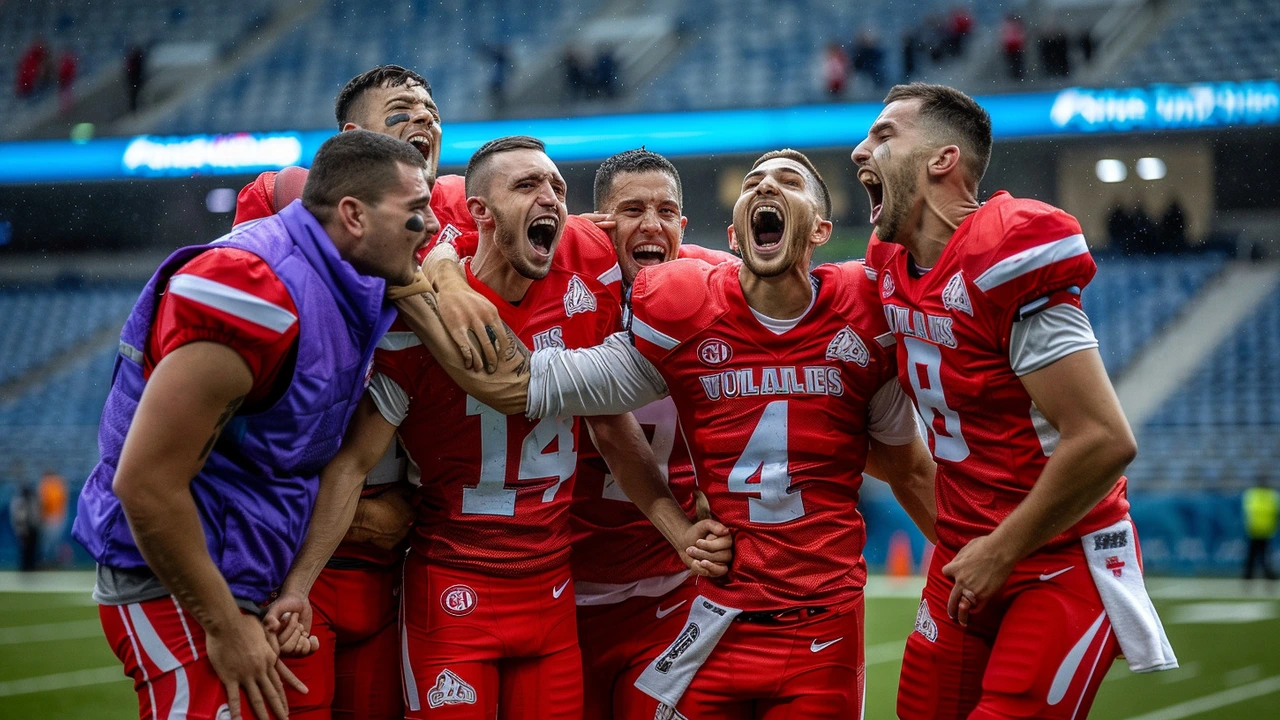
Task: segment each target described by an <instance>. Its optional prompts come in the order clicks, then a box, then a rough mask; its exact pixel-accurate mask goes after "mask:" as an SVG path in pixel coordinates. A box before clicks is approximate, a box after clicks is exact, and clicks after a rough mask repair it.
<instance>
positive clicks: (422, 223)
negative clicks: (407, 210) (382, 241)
mask: <svg viewBox="0 0 1280 720" xmlns="http://www.w3.org/2000/svg"><path fill="white" fill-rule="evenodd" d="M404 229H405V230H408V231H410V232H422V231H423V230H426V229H427V221H426V220H423V219H422V216H421V215H418V214H416V213H415V214H413V215H410V216H409V219H408V220H405V221H404Z"/></svg>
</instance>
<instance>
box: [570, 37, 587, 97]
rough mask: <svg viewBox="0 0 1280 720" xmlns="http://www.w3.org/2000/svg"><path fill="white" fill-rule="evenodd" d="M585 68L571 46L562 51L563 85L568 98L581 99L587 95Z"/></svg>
mask: <svg viewBox="0 0 1280 720" xmlns="http://www.w3.org/2000/svg"><path fill="white" fill-rule="evenodd" d="M589 84H590V83H588V82H587V69H586V68H585V67H584V66H583V64H582V58H581V57H580V56H579V55H578V51H577V50H574V49H573V48H569V49H567V50H565V53H564V85H565V90H566V91H567V93H568V95H569V99H570V100H581V99H582V98H584V97H586V96H587V94H588V93H587V91H588V89H589V88H588V85H589Z"/></svg>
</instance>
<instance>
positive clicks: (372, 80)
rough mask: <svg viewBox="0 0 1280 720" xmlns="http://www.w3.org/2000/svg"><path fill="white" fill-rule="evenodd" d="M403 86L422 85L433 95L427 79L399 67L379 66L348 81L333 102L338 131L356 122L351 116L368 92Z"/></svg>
mask: <svg viewBox="0 0 1280 720" xmlns="http://www.w3.org/2000/svg"><path fill="white" fill-rule="evenodd" d="M401 85H409V86H413V85H421V86H422V88H423V89H424V90H426V91H427V94H428V95H430V94H431V83H429V82H427V79H426V78H424V77H422V76H421V75H419V74H418V73H416V72H414V71H412V70H409V69H408V68H402V67H400V66H399V65H379V66H377V67H375V68H373V69H371V70H366V71H364V72H362V73H360V74H359V75H357V76H355V77H353V78H351V79H350V80H348V81H347V84H346V85H344V86H343V88H342V92H339V93H338V98H337V99H336V100H334V102H333V115H334V117H336V118H337V119H338V129H339V130H341V129H342V126H343V125H346V124H347V123H349V122H354V120H352V119H351V116H352V115H354V114H355V109H356V106H357V105H358V104H359V102H360V99H361V97H363V96H364V93H365V91H366V90H371V89H373V88H380V87H400V86H401Z"/></svg>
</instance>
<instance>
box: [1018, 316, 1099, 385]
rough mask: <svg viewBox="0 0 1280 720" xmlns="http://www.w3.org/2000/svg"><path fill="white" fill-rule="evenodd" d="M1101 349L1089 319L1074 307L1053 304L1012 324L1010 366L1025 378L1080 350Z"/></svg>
mask: <svg viewBox="0 0 1280 720" xmlns="http://www.w3.org/2000/svg"><path fill="white" fill-rule="evenodd" d="M1096 347H1098V339H1097V338H1096V337H1094V335H1093V326H1092V325H1090V324H1089V316H1088V315H1085V313H1084V310H1081V309H1080V308H1078V307H1076V306H1075V305H1068V304H1062V305H1054V306H1053V307H1051V308H1048V309H1046V310H1042V311H1040V312H1038V313H1036V314H1035V315H1032V316H1031V317H1029V318H1026V319H1025V320H1019V321H1017V322H1015V323H1014V324H1013V331H1012V332H1011V333H1010V335H1009V366H1010V367H1012V368H1013V372H1014V373H1015V374H1016V375H1018V377H1022V376H1023V375H1026V374H1027V373H1030V372H1035V371H1036V370H1039V369H1040V368H1043V367H1046V366H1048V365H1051V364H1052V363H1055V362H1057V361H1058V360H1061V359H1062V358H1064V357H1066V356H1068V355H1070V354H1072V353H1075V352H1079V351H1081V350H1088V349H1090V348H1096Z"/></svg>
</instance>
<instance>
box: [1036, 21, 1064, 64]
mask: <svg viewBox="0 0 1280 720" xmlns="http://www.w3.org/2000/svg"><path fill="white" fill-rule="evenodd" d="M1037 44H1038V45H1039V47H1040V68H1041V69H1042V70H1043V71H1044V74H1045V76H1046V77H1067V76H1068V75H1070V74H1071V52H1070V49H1071V41H1070V40H1069V39H1068V38H1067V33H1066V32H1064V31H1063V30H1062V28H1060V27H1057V26H1053V25H1051V26H1049V28H1048V29H1047V30H1046V31H1045V32H1044V34H1043V35H1041V36H1040V40H1039V42H1038V43H1037Z"/></svg>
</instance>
